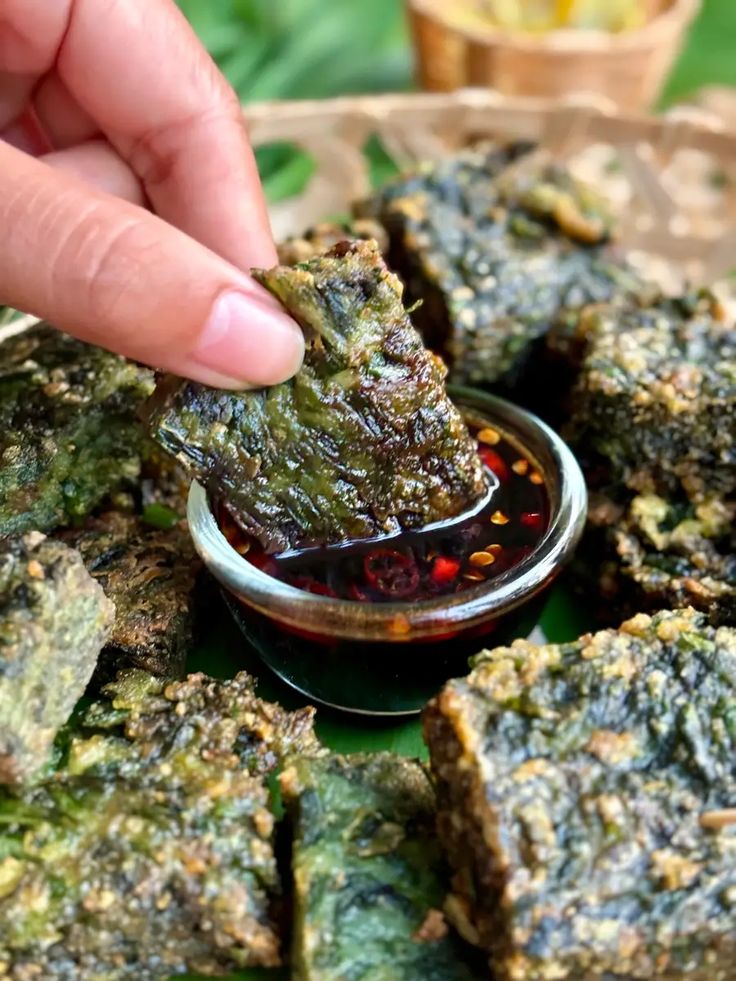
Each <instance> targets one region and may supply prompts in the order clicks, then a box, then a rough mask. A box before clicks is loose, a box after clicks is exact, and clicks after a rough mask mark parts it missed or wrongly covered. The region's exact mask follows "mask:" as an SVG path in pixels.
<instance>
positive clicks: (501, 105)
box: [246, 89, 736, 289]
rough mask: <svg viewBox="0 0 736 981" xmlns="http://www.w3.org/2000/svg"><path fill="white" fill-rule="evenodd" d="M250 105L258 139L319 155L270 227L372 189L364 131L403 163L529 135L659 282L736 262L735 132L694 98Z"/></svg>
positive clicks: (386, 99) (479, 94) (431, 98)
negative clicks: (688, 102) (625, 108)
mask: <svg viewBox="0 0 736 981" xmlns="http://www.w3.org/2000/svg"><path fill="white" fill-rule="evenodd" d="M246 115H247V117H248V120H249V126H250V131H251V139H252V141H253V143H254V144H255V145H256V146H261V145H265V144H269V143H282V142H289V143H292V144H295V145H297V146H299V147H300V148H302V149H304V150H306V151H307V152H308V153H309V154H311V156H312V158H313V160H314V163H315V170H314V175H313V177H312V179H311V181H310V183H309V185H308V186H307V187H306V188H305V190H304V192H303V193H302V194H300V195H299V196H298V197H297V198H294V199H292V200H288V201H283V202H281V203H279V204H277V205H276V206H275V207H274V208H273V209H272V223H273V228H274V233H275V235H276V236H277V238H284V237H285V236H287V235H289V234H299V233H300V232H302V231H304V230H305V229H306V228H307V227H308V226H309V225H311V224H314V223H315V222H318V221H322V220H324V219H327V218H330V217H334V216H337V215H341V214H345V213H347V212H349V210H350V205H351V203H352V202H353V201H355V200H356V199H360V198H362V197H364V196H365V195H367V194H368V193H369V191H370V176H369V167H368V163H367V161H366V159H365V157H364V154H363V148H364V147H365V146H366V144H367V142H368V141H369V140H370V138H371V137H378V138H379V140H380V141H381V143H382V144H383V147H384V148H385V150H386V151H387V152H388V154H389V155H390V156H391V157H392V158H393V160H394V161H395V162H396V164H397V165H398V166H399V167H400V168H407V167H411V166H412V165H413V164H415V163H417V162H419V161H423V160H433V159H437V158H439V157H441V156H442V155H444V154H447V153H448V152H452V151H453V150H457V149H458V148H460V147H462V146H464V145H466V144H467V143H468V142H470V141H472V140H477V139H492V140H509V139H530V140H535V141H538V143H539V144H540V147H541V150H540V152H546V153H550V154H552V155H554V156H555V157H556V158H558V159H562V160H566V161H567V162H568V163H569V164H570V166H571V168H572V169H573V171H575V172H576V173H577V174H578V175H579V176H580V177H582V178H584V179H587V180H588V181H591V182H593V183H595V184H596V185H597V186H599V187H600V188H602V189H603V190H604V191H605V192H606V193H607V194H608V196H609V197H610V199H611V201H612V204H613V206H614V208H615V209H616V210H617V212H618V215H619V227H620V236H621V238H622V241H623V244H624V245H625V246H627V247H628V248H629V249H630V250H631V253H632V257H633V259H634V261H635V262H639V263H640V264H642V265H646V266H647V267H648V271H649V273H650V275H652V276H654V277H655V278H657V279H659V280H660V281H661V282H662V284H663V285H665V286H666V287H668V288H672V289H679V288H680V287H681V284H682V283H683V281H687V282H689V283H693V284H701V283H711V284H712V283H713V282H714V281H716V280H719V279H722V278H723V277H727V276H728V275H729V274H730V273H731V272H732V270H733V269H734V268H735V267H736V132H731V131H728V130H727V129H726V127H725V126H724V124H723V122H722V121H721V119H720V118H719V117H718V116H716V115H714V114H712V113H709V112H707V111H704V110H702V109H700V108H697V107H695V106H690V107H681V108H678V109H676V110H673V111H671V112H670V113H668V114H667V115H664V116H661V117H647V116H636V115H628V114H623V113H621V112H619V111H618V110H617V109H616V108H615V107H614V106H612V105H611V104H610V103H608V102H607V101H606V100H602V99H593V98H589V97H586V98H577V99H576V98H572V97H570V98H567V99H562V100H560V99H555V100H545V99H527V98H506V97H503V96H501V95H499V94H498V93H494V92H491V91H488V90H484V89H469V90H463V91H459V92H453V93H447V94H429V93H425V94H415V95H385V96H366V97H358V98H354V97H351V98H341V99H333V100H327V101H317V102H306V101H305V102H281V103H269V104H265V103H262V104H259V105H253V106H250V107H248V108H247V110H246Z"/></svg>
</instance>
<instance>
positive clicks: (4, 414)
mask: <svg viewBox="0 0 736 981" xmlns="http://www.w3.org/2000/svg"><path fill="white" fill-rule="evenodd" d="M152 389H153V373H152V372H151V371H149V370H148V369H145V368H141V367H139V366H137V365H135V364H133V363H132V362H130V361H125V360H124V359H123V358H119V357H118V356H117V355H114V354H110V353H108V352H107V351H103V350H101V349H100V348H97V347H92V346H91V345H89V344H83V343H82V342H81V341H77V340H74V339H73V338H71V337H68V336H67V335H66V334H62V333H60V332H59V331H57V330H55V329H54V328H53V327H49V326H47V325H41V326H38V327H34V328H32V329H31V330H28V331H25V332H23V333H21V334H17V335H16V336H14V337H11V338H9V339H8V340H6V341H5V342H4V343H3V344H2V345H0V537H2V536H4V535H10V534H15V533H17V532H23V531H27V530H30V529H40V530H42V531H47V530H49V529H51V528H54V527H56V526H58V525H64V524H69V523H70V522H71V521H73V520H74V519H77V518H79V517H80V516H83V515H85V514H87V513H88V512H89V511H91V510H92V508H93V507H94V506H95V505H96V504H98V503H99V501H101V500H102V499H103V498H104V497H105V496H106V495H107V494H108V493H109V492H110V491H112V490H114V489H115V488H116V487H118V486H119V485H120V484H121V483H122V482H124V481H126V480H130V479H134V478H135V477H136V476H137V474H138V471H139V469H140V449H141V446H142V443H143V440H144V438H145V437H144V432H143V427H142V426H141V425H140V423H139V422H138V421H137V419H136V411H137V407H138V406H139V405H140V403H141V402H142V401H143V400H144V399H145V398H146V396H148V395H150V393H151V391H152Z"/></svg>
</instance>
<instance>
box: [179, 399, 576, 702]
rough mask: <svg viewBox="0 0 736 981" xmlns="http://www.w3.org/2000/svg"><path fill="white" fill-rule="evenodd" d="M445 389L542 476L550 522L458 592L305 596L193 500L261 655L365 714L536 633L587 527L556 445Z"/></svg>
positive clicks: (524, 420)
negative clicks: (409, 596)
mask: <svg viewBox="0 0 736 981" xmlns="http://www.w3.org/2000/svg"><path fill="white" fill-rule="evenodd" d="M449 392H450V395H451V397H452V399H453V400H454V402H455V403H456V404H457V406H458V407H459V408H460V410H461V411H462V412H463V414H464V416H465V418H466V419H467V420H468V422H472V423H473V424H474V425H480V426H492V427H493V428H494V429H497V430H499V431H500V432H501V433H502V434H503V436H504V437H505V438H506V439H508V440H509V441H510V442H512V443H514V444H516V446H518V447H519V450H520V452H522V453H524V454H525V456H526V457H527V458H528V459H529V460H531V461H533V462H534V465H535V466H536V467H537V468H538V469H539V470H540V472H541V473H542V474H543V475H544V479H545V487H546V491H547V495H548V499H549V512H550V518H549V525H548V527H547V530H546V532H545V534H544V535H543V537H542V538H541V539H540V541H539V543H538V544H537V546H536V547H535V548H534V550H533V551H532V552H531V554H530V555H528V556H527V557H526V558H524V559H523V560H522V561H521V562H520V563H519V564H518V565H515V566H513V567H512V568H510V569H508V570H506V571H505V572H503V573H501V574H499V575H498V576H496V577H495V578H492V579H489V580H487V581H486V582H483V583H479V584H478V585H477V587H474V588H472V589H468V590H466V591H464V592H462V593H454V594H451V595H446V596H441V597H437V598H433V599H426V600H421V601H413V602H405V603H401V602H397V603H360V602H356V601H353V600H344V599H335V598H332V597H330V596H321V595H317V594H315V593H309V592H306V591H304V590H301V589H297V588H295V587H294V586H290V585H288V584H287V583H284V582H281V581H279V580H277V579H274V578H273V577H271V576H269V575H267V574H266V573H264V572H262V571H261V570H260V569H257V568H256V567H255V566H254V565H252V564H251V563H250V562H248V561H247V559H244V558H243V557H242V556H241V555H239V554H238V552H237V551H236V550H235V549H234V548H233V547H232V545H230V543H229V542H228V541H227V539H226V538H225V536H224V535H223V533H222V532H221V530H220V528H219V526H218V523H217V520H216V517H215V514H214V512H213V509H212V506H211V503H210V501H209V499H208V496H207V493H206V491H205V490H204V488H203V487H202V486H201V485H200V484H198V483H197V482H196V481H195V482H194V483H193V484H192V486H191V489H190V493H189V508H188V519H189V528H190V531H191V535H192V538H193V540H194V545H195V547H196V549H197V551H198V552H199V554H200V555H201V557H202V559H203V561H204V563H205V565H206V566H207V568H208V569H209V571H210V572H211V573H212V575H213V576H214V577H215V578H216V579H217V580H218V581H219V582H220V584H221V585H222V586H224V587H225V590H226V598H227V599H228V601H229V605H230V608H231V610H232V611H233V614H234V616H235V618H236V619H237V621H238V623H239V624H240V626H241V628H242V630H243V632H244V634H245V635H246V637H247V638H248V640H249V641H250V642H251V643H252V645H253V646H254V647H255V649H256V650H257V652H258V654H259V655H260V657H261V658H262V659H263V660H264V661H265V662H266V664H268V665H269V667H271V668H272V670H273V671H274V672H275V673H276V674H277V675H279V677H281V678H282V679H283V680H284V681H286V682H287V683H288V684H289V685H291V686H292V687H293V688H296V689H297V690H298V691H300V692H302V693H303V694H304V695H307V696H308V697H309V698H311V699H313V700H315V701H318V702H321V703H323V704H325V705H330V706H332V707H333V708H338V709H342V710H345V711H349V712H355V713H359V714H365V715H378V716H391V715H409V714H414V713H417V712H419V711H420V710H421V709H422V707H423V706H424V705H425V703H426V702H427V701H428V700H429V698H431V697H432V696H433V695H434V694H435V693H436V692H437V690H438V689H439V688H440V687H441V685H442V684H443V682H444V681H446V680H447V679H448V678H451V677H453V676H456V675H460V674H465V673H466V672H467V668H468V658H469V657H471V656H472V655H473V654H475V653H477V652H478V650H480V649H482V648H483V647H484V646H488V644H489V643H492V644H493V646H497V645H500V644H506V643H509V642H510V641H511V640H513V639H514V638H516V637H525V636H528V634H529V633H530V631H531V630H532V629H533V628H534V626H535V624H536V622H537V619H538V616H539V613H540V610H541V605H542V602H543V600H544V595H543V594H544V593H545V591H546V590H547V588H548V587H549V585H550V584H551V582H552V581H553V580H554V579H555V577H556V576H557V574H558V573H559V572H560V570H561V569H562V567H563V566H564V564H565V562H566V561H567V560H568V559H569V558H570V556H571V554H572V552H573V550H574V548H575V546H576V545H577V543H578V541H579V539H580V536H581V534H582V531H583V526H584V523H585V514H586V506H587V495H586V490H585V481H584V479H583V475H582V473H581V471H580V467H579V466H578V463H577V461H576V460H575V457H574V456H573V455H572V453H571V452H570V450H569V449H568V447H567V446H566V445H565V443H564V442H563V440H562V439H561V438H560V437H559V436H558V435H557V434H556V433H555V432H553V430H551V429H550V428H549V427H548V426H546V425H545V424H544V423H543V422H541V421H540V420H539V419H537V418H536V416H533V415H532V414H531V413H529V412H526V411H525V410H524V409H521V408H519V407H518V406H516V405H513V404H512V403H510V402H507V401H505V400H504V399H500V398H497V397H495V396H492V395H488V394H486V393H484V392H481V391H476V390H474V389H469V388H460V387H456V386H450V387H449Z"/></svg>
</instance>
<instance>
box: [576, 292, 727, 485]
mask: <svg viewBox="0 0 736 981" xmlns="http://www.w3.org/2000/svg"><path fill="white" fill-rule="evenodd" d="M721 316H722V311H721V309H720V306H719V304H718V302H717V301H716V300H715V299H714V298H713V297H712V296H710V295H709V294H707V293H702V294H698V295H697V296H693V297H683V298H681V299H679V300H673V301H668V302H665V303H662V304H658V305H656V306H653V307H650V308H641V307H630V308H629V309H628V310H623V311H622V310H621V309H615V310H613V311H611V313H610V315H609V314H607V313H606V311H605V310H601V311H599V313H598V315H597V316H596V317H595V318H594V321H593V322H592V323H589V324H588V325H587V328H586V331H587V351H586V356H585V358H584V359H583V364H582V370H581V375H580V379H579V382H578V386H577V389H576V391H575V393H574V394H573V410H574V411H573V420H572V423H571V432H570V437H571V439H572V440H573V441H574V443H575V445H576V448H577V450H578V452H579V454H580V455H581V457H582V458H583V461H584V462H585V463H586V464H587V466H588V469H589V471H590V470H591V467H592V466H596V465H597V464H599V463H600V464H601V465H602V469H603V472H604V474H605V478H604V483H611V482H620V483H623V484H625V485H626V486H627V487H628V488H630V489H632V490H634V491H637V492H641V493H654V494H660V495H663V496H666V497H667V498H670V497H672V496H673V495H676V494H677V493H678V492H680V491H682V490H684V492H685V493H686V495H687V496H688V497H689V498H690V499H692V500H700V499H702V498H704V497H707V496H708V495H713V494H721V495H723V494H733V493H734V492H735V491H736V425H734V422H733V420H734V419H736V329H734V328H733V327H732V326H730V325H726V324H724V323H723V322H722V321H721V319H720V318H721Z"/></svg>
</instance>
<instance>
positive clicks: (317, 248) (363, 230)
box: [278, 218, 388, 266]
mask: <svg viewBox="0 0 736 981" xmlns="http://www.w3.org/2000/svg"><path fill="white" fill-rule="evenodd" d="M371 239H372V240H373V241H375V242H376V243H377V245H378V247H379V249H380V250H381V252H385V251H386V249H387V248H388V238H387V236H386V232H385V230H384V229H383V227H382V226H381V225H379V223H378V222H377V221H372V220H371V219H370V218H362V219H361V218H356V219H355V220H354V221H350V222H342V223H339V222H322V223H321V224H319V225H315V226H314V228H310V229H308V230H307V231H306V232H305V233H304V234H303V235H300V236H294V237H293V238H287V239H286V241H284V242H282V243H281V244H280V245H279V246H278V254H279V262H280V263H281V264H282V265H284V266H293V265H295V264H296V263H298V262H307V261H308V260H309V259H314V257H315V256H318V255H321V254H322V253H323V252H328V251H329V250H330V249H334V247H335V246H336V245H339V244H340V243H341V242H357V241H370V240H371Z"/></svg>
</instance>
